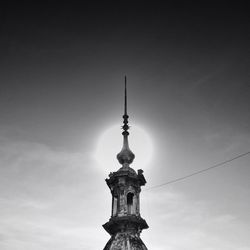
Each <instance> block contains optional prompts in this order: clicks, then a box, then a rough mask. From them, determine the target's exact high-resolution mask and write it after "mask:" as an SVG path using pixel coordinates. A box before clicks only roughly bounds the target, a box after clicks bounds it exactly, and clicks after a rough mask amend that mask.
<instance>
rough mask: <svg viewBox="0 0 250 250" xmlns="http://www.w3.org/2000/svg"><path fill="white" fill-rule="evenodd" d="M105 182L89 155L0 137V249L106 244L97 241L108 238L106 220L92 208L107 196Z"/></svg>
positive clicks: (36, 248) (40, 249)
mask: <svg viewBox="0 0 250 250" xmlns="http://www.w3.org/2000/svg"><path fill="white" fill-rule="evenodd" d="M101 178H102V176H101V175H100V174H99V173H98V172H97V170H96V168H94V167H93V162H92V159H91V157H90V154H89V153H81V152H74V153H68V152H60V151H54V150H52V149H51V148H49V147H48V146H46V145H43V144H39V143H31V142H25V141H13V140H9V139H7V138H3V137H2V138H0V197H1V198H0V221H1V224H0V248H1V249H2V250H29V249H30V250H45V249H46V250H56V249H60V250H61V249H65V250H66V249H70V250H72V249H76V250H77V249H90V250H91V249H95V248H96V247H94V246H95V245H93V246H91V242H93V243H94V244H97V242H99V241H101V243H99V244H103V240H102V239H101V237H99V239H100V240H98V239H96V235H97V234H98V232H99V234H100V235H101V236H102V237H103V235H104V232H101V233H100V231H101V230H102V229H101V223H102V222H103V221H98V222H97V220H99V219H100V218H99V217H98V216H95V213H93V211H92V210H91V209H90V208H91V207H98V205H97V204H98V202H100V200H101V198H100V197H101V196H102V197H103V194H102V191H103V190H102V189H99V190H98V185H97V183H98V182H101V181H102V182H103V184H104V181H103V179H101ZM98 198H99V200H98ZM107 209H108V206H107ZM94 211H95V209H94ZM104 211H105V210H104ZM106 215H108V212H107V213H106ZM96 223H99V224H98V227H97V226H95V225H96Z"/></svg>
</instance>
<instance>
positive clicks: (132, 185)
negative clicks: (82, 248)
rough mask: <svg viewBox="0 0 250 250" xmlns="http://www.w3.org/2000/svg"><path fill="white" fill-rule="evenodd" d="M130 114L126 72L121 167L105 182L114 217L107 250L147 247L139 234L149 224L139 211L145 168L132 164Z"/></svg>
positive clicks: (119, 157) (119, 155) (120, 154)
mask: <svg viewBox="0 0 250 250" xmlns="http://www.w3.org/2000/svg"><path fill="white" fill-rule="evenodd" d="M128 118H129V116H128V114H127V80H126V76H125V96H124V115H123V126H122V129H123V132H122V135H123V146H122V149H121V151H120V153H118V154H117V160H118V161H119V163H120V164H121V165H122V167H121V168H120V169H119V170H118V171H116V172H112V173H110V174H109V178H107V179H106V183H107V185H108V187H109V189H110V191H111V194H112V211H111V218H110V219H109V221H108V222H107V223H105V224H104V225H103V227H104V229H105V230H106V231H107V232H108V233H109V234H110V235H111V239H110V240H109V241H108V243H107V244H106V246H105V247H104V250H147V248H146V246H145V245H144V243H143V241H142V240H141V238H140V233H141V231H142V230H143V229H146V228H148V225H147V222H146V221H145V220H144V219H143V218H142V217H141V215H140V192H141V186H144V185H145V184H146V180H145V178H144V176H143V170H141V169H140V170H138V171H137V173H136V172H135V170H134V169H133V168H131V167H130V164H131V163H132V162H133V160H134V158H135V155H134V154H133V152H132V151H131V150H130V148H129V143H128V136H129V132H128V130H129V126H128Z"/></svg>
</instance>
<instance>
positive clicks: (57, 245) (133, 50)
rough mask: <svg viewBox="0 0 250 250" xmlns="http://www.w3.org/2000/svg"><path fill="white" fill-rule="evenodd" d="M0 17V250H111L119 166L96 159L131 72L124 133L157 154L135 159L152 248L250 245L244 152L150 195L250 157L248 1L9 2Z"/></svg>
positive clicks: (213, 249) (249, 166)
mask: <svg viewBox="0 0 250 250" xmlns="http://www.w3.org/2000/svg"><path fill="white" fill-rule="evenodd" d="M0 18H1V21H0V249H1V250H59V249H60V250H83V249H88V250H96V249H102V248H103V247H104V246H105V244H106V242H107V241H108V239H109V235H108V234H107V233H106V232H105V230H104V229H103V228H102V224H104V223H105V222H107V221H108V219H109V218H110V210H111V195H110V191H109V189H108V187H107V186H106V184H105V181H104V179H105V178H106V177H107V176H108V174H109V171H110V168H111V169H113V171H116V170H117V169H118V168H119V167H120V166H119V164H118V162H117V163H116V164H114V166H107V169H105V167H103V166H101V165H100V164H99V163H98V162H97V161H96V159H94V157H93V154H94V152H95V150H96V147H97V144H98V141H99V138H100V135H101V134H102V133H103V132H104V131H106V130H107V129H109V128H110V127H111V126H113V125H115V124H121V122H122V121H121V116H122V103H123V100H122V98H123V96H122V95H123V82H124V75H125V74H126V75H127V77H128V95H129V97H128V99H129V103H128V106H129V107H128V109H129V110H128V111H129V115H130V120H129V121H130V125H131V126H132V128H131V134H130V137H131V138H132V137H133V124H134V125H139V126H141V127H143V128H144V130H145V131H146V132H147V133H148V134H149V135H150V137H151V140H152V142H153V146H154V154H153V157H152V159H151V162H150V164H149V165H148V166H145V168H144V167H143V166H139V165H137V162H136V159H135V161H134V163H133V165H132V167H133V168H135V169H140V168H144V169H145V172H144V175H145V178H146V180H147V185H146V187H145V188H143V190H142V195H141V215H142V217H143V218H145V219H146V221H147V223H148V225H149V229H147V230H144V231H143V232H142V234H141V238H142V239H143V241H144V242H145V244H146V246H147V247H148V249H154V250H201V249H202V250H250V238H249V234H250V201H249V197H250V181H249V177H250V156H249V155H248V156H245V157H242V158H239V159H237V160H236V161H233V162H231V163H229V164H227V165H225V166H224V167H221V168H216V169H213V170H210V171H208V172H205V173H203V174H200V175H196V176H193V177H192V178H189V179H186V180H183V181H180V182H176V183H173V184H171V185H168V186H164V187H161V188H158V189H151V190H150V189H149V190H145V189H147V188H149V187H152V186H155V185H158V184H161V183H164V182H167V181H170V180H173V179H175V178H179V177H182V176H185V175H188V174H190V173H193V172H195V171H199V170H202V169H204V168H207V167H210V166H212V165H214V164H217V163H219V162H222V161H225V160H228V159H230V158H233V157H235V156H237V155H239V154H242V153H245V152H248V151H249V150H250V84H249V80H250V74H249V67H250V59H249V58H250V45H249V44H250V41H249V40H250V35H249V34H250V30H249V21H250V20H249V11H248V10H247V7H246V6H241V7H240V8H239V7H238V6H228V5H227V6H223V5H218V4H217V5H212V4H210V3H207V5H205V4H204V5H203V6H187V5H186V6H172V5H168V6H159V5H158V6H156V4H155V6H150V5H148V6H145V5H144V4H143V6H140V5H139V4H138V5H136V4H131V5H130V4H129V3H126V2H121V4H120V5H119V4H117V5H110V6H104V5H103V6H97V5H96V6H87V5H85V6H84V4H83V5H82V6H80V5H78V6H76V5H73V3H71V4H64V5H63V4H60V5H56V4H51V3H45V4H37V3H36V4H33V5H22V4H20V3H19V4H14V2H11V4H9V5H6V6H2V7H1V10H0ZM118 129H119V128H118ZM115 136H117V135H114V137H115ZM118 136H120V135H118ZM109 140H110V141H112V140H113V138H112V137H111V138H110V139H109ZM109 143H110V142H109V141H107V145H109ZM131 149H132V150H133V151H134V152H135V154H136V150H138V149H136V148H135V147H134V148H133V145H131ZM119 151H120V147H118V148H117V153H118V152H119ZM108 157H109V156H108ZM110 157H114V159H115V157H116V155H113V156H110ZM98 161H100V159H99V160H98Z"/></svg>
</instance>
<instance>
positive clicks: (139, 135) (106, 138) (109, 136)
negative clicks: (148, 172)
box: [94, 125, 153, 173]
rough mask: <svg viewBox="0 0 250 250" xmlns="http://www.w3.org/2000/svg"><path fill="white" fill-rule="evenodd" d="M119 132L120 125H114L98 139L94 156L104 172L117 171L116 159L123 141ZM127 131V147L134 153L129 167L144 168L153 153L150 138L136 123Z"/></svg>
mask: <svg viewBox="0 0 250 250" xmlns="http://www.w3.org/2000/svg"><path fill="white" fill-rule="evenodd" d="M121 133H122V129H121V125H115V126H112V127H110V128H108V129H107V130H105V131H104V132H103V133H102V134H101V136H100V137H99V139H98V142H97V148H96V152H95V154H94V157H95V159H96V160H97V162H98V164H99V165H100V166H101V168H102V169H103V171H105V172H108V173H109V172H113V171H117V170H118V169H119V168H120V167H121V165H120V164H119V162H118V160H117V159H116V155H117V154H118V153H119V152H120V151H121V148H122V143H123V136H122V134H121ZM129 133H130V135H129V137H128V138H129V147H130V149H131V151H132V152H133V153H134V154H135V159H134V162H133V163H132V164H131V167H132V168H134V169H135V170H137V169H141V168H145V167H146V166H147V165H148V164H149V162H150V160H151V158H152V155H153V144H152V140H151V138H150V136H149V134H148V133H147V132H146V131H145V130H144V129H143V128H142V127H140V126H137V125H133V126H131V127H130V129H129Z"/></svg>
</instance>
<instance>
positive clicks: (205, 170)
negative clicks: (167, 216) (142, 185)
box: [144, 151, 250, 191]
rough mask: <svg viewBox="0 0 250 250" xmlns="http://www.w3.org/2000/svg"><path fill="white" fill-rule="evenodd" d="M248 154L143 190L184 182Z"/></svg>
mask: <svg viewBox="0 0 250 250" xmlns="http://www.w3.org/2000/svg"><path fill="white" fill-rule="evenodd" d="M248 154H250V151H249V152H246V153H244V154H240V155H237V156H235V157H233V158H231V159H229V160H226V161H223V162H220V163H217V164H215V165H213V166H211V167H208V168H205V169H202V170H199V171H196V172H193V173H191V174H188V175H185V176H182V177H179V178H176V179H173V180H171V181H167V182H164V183H162V184H159V185H155V186H152V187H149V188H147V189H145V190H144V191H147V190H150V189H153V188H159V187H162V186H166V185H169V184H172V183H175V182H178V181H182V180H185V179H187V178H190V177H192V176H194V175H198V174H201V173H204V172H207V171H209V170H211V169H213V168H218V167H221V166H223V165H225V164H227V163H229V162H231V161H234V160H236V159H239V158H241V157H243V156H246V155H248Z"/></svg>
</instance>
